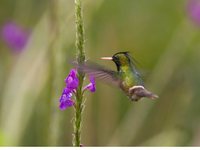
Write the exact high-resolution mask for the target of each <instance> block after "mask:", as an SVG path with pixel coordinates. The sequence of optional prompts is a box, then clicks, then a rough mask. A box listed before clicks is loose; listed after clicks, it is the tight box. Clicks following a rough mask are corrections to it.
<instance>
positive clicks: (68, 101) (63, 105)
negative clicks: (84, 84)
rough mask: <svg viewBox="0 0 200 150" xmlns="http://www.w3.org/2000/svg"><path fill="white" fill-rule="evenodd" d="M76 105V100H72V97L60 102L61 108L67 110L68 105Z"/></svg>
mask: <svg viewBox="0 0 200 150" xmlns="http://www.w3.org/2000/svg"><path fill="white" fill-rule="evenodd" d="M73 105H74V101H73V100H71V99H68V100H66V101H62V102H61V103H60V106H59V107H60V110H65V109H67V108H68V107H71V106H73Z"/></svg>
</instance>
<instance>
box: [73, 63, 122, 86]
mask: <svg viewBox="0 0 200 150" xmlns="http://www.w3.org/2000/svg"><path fill="white" fill-rule="evenodd" d="M75 66H76V67H77V69H79V70H80V71H82V72H84V73H85V74H87V75H89V76H93V77H95V78H97V79H99V80H102V81H103V82H105V83H107V84H112V85H115V86H119V84H120V79H119V77H118V75H117V72H116V71H112V70H109V69H106V68H105V67H103V66H101V65H98V64H96V63H93V62H89V61H87V62H86V63H85V64H79V65H78V64H75Z"/></svg>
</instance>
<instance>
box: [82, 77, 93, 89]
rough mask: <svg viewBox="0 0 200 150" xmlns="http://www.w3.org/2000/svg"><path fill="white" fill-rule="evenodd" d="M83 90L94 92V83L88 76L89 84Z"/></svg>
mask: <svg viewBox="0 0 200 150" xmlns="http://www.w3.org/2000/svg"><path fill="white" fill-rule="evenodd" d="M84 89H88V90H90V92H95V91H96V83H95V79H94V77H93V76H90V83H89V84H88V85H86V86H85V87H84Z"/></svg>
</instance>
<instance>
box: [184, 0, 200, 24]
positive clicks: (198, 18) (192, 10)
mask: <svg viewBox="0 0 200 150" xmlns="http://www.w3.org/2000/svg"><path fill="white" fill-rule="evenodd" d="M187 8H188V13H189V16H190V17H191V19H192V20H193V21H194V22H195V23H196V24H198V25H200V0H189V2H188V5H187Z"/></svg>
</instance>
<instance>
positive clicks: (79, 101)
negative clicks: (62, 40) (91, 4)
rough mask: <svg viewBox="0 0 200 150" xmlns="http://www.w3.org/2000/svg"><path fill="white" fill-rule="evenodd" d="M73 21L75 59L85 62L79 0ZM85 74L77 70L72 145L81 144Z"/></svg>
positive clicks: (76, 0) (79, 62) (79, 0)
mask: <svg viewBox="0 0 200 150" xmlns="http://www.w3.org/2000/svg"><path fill="white" fill-rule="evenodd" d="M75 17H76V18H75V23H76V52H77V55H76V59H77V62H78V64H82V63H84V62H85V51H84V28H83V19H82V6H81V0H75ZM84 77H85V74H84V73H82V72H80V71H78V79H79V86H78V88H77V92H76V104H75V118H74V136H73V146H80V145H81V122H82V111H83V108H84V105H83V91H82V86H83V81H84Z"/></svg>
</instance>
